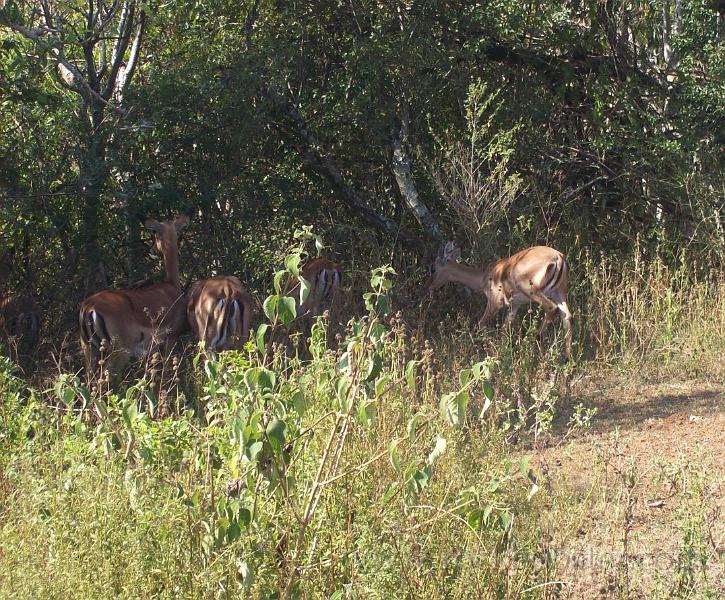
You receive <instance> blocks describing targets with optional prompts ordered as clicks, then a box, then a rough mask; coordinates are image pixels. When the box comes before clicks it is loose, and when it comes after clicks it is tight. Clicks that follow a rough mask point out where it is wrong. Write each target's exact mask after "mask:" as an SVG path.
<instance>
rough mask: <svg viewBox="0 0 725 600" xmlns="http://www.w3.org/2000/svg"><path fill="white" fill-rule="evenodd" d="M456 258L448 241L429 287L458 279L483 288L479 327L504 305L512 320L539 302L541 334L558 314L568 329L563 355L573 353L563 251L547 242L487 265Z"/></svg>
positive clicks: (463, 282)
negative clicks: (484, 299)
mask: <svg viewBox="0 0 725 600" xmlns="http://www.w3.org/2000/svg"><path fill="white" fill-rule="evenodd" d="M456 259H457V253H456V250H455V247H454V246H453V244H452V243H451V242H449V243H448V244H446V246H445V247H444V248H443V250H442V251H441V252H440V253H439V255H438V257H437V258H436V260H435V262H434V263H433V265H432V267H431V276H430V279H429V280H428V282H427V284H426V287H427V288H428V289H429V290H431V291H432V290H434V289H437V288H439V287H441V286H443V285H445V284H446V283H449V282H456V283H462V284H463V285H466V286H468V287H470V288H472V289H475V290H477V291H480V292H482V293H483V294H484V295H485V296H486V298H487V300H488V302H487V304H486V310H485V312H484V313H483V316H482V317H481V319H480V320H479V327H484V326H486V325H488V324H489V323H490V322H491V321H492V320H493V318H494V317H495V316H496V314H497V313H498V312H499V311H500V310H501V309H502V308H504V307H507V308H508V310H509V314H508V317H507V318H508V320H509V321H513V320H514V318H515V317H516V313H517V312H518V310H519V308H520V307H521V306H523V305H524V304H526V303H528V302H531V301H533V302H537V303H538V304H540V305H541V306H542V307H543V309H544V312H545V315H546V316H545V317H544V322H543V323H542V325H541V328H540V329H539V334H541V333H543V331H544V330H545V329H546V327H547V326H548V325H549V323H550V322H551V321H552V320H553V319H554V318H555V317H556V316H557V315H559V316H560V317H561V318H562V320H563V322H564V328H565V330H566V348H565V350H564V357H565V358H566V359H568V358H569V357H570V356H571V344H572V316H571V312H570V310H569V306H568V304H567V290H568V275H569V266H568V264H567V262H566V258H565V257H564V255H563V254H562V253H561V252H559V251H558V250H554V249H553V248H549V247H548V246H532V247H531V248H526V249H525V250H521V251H520V252H517V253H516V254H514V255H513V256H511V257H509V258H503V259H501V260H499V261H497V262H495V263H494V264H493V265H491V266H489V267H488V268H485V269H481V268H475V267H471V266H469V265H465V264H462V263H459V262H457V260H456Z"/></svg>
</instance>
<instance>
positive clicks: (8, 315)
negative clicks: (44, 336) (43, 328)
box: [0, 294, 40, 351]
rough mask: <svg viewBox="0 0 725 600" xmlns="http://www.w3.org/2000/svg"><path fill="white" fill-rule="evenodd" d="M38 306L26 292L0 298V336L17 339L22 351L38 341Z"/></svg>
mask: <svg viewBox="0 0 725 600" xmlns="http://www.w3.org/2000/svg"><path fill="white" fill-rule="evenodd" d="M39 334H40V308H39V307H38V304H37V303H36V302H35V300H34V299H33V298H32V297H31V296H29V295H26V294H15V295H12V296H8V297H6V298H3V299H1V300H0V336H2V337H4V338H12V339H14V340H16V341H17V343H18V347H19V348H20V349H21V350H22V351H28V350H30V349H31V348H33V347H34V346H35V345H36V344H37V343H38V337H39Z"/></svg>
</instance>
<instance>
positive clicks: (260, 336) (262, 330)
mask: <svg viewBox="0 0 725 600" xmlns="http://www.w3.org/2000/svg"><path fill="white" fill-rule="evenodd" d="M268 330H269V324H267V323H262V324H261V325H260V326H259V327H258V328H257V335H256V342H257V350H259V352H260V354H264V353H265V352H266V350H267V345H266V344H265V342H264V336H265V335H267V331H268Z"/></svg>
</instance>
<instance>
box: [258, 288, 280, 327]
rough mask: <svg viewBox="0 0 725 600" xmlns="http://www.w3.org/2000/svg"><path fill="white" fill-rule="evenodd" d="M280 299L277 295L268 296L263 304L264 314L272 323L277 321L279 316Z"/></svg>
mask: <svg viewBox="0 0 725 600" xmlns="http://www.w3.org/2000/svg"><path fill="white" fill-rule="evenodd" d="M279 299H280V296H277V295H272V296H267V298H266V299H265V301H264V304H262V310H263V311H264V314H265V315H266V317H267V318H268V319H269V320H270V321H271V322H272V323H274V322H275V321H276V320H277V316H278V313H279V308H278V306H279Z"/></svg>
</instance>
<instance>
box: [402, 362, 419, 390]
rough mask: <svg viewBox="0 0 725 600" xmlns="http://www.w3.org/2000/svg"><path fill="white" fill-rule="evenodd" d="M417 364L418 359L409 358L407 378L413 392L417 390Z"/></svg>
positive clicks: (406, 366)
mask: <svg viewBox="0 0 725 600" xmlns="http://www.w3.org/2000/svg"><path fill="white" fill-rule="evenodd" d="M417 364H418V361H417V360H409V361H408V364H407V365H405V380H406V382H407V383H408V387H409V388H410V389H411V391H413V392H415V365H417Z"/></svg>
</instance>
